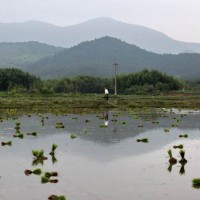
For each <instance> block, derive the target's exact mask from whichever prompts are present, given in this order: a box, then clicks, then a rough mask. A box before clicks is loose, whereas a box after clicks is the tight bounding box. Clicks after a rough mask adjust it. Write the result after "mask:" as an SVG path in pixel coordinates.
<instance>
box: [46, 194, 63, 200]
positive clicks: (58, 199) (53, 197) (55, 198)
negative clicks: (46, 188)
mask: <svg viewBox="0 0 200 200" xmlns="http://www.w3.org/2000/svg"><path fill="white" fill-rule="evenodd" d="M48 200H66V198H65V196H57V195H51V196H49V197H48Z"/></svg>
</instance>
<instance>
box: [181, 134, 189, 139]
mask: <svg viewBox="0 0 200 200" xmlns="http://www.w3.org/2000/svg"><path fill="white" fill-rule="evenodd" d="M179 137H184V138H188V134H184V135H179Z"/></svg>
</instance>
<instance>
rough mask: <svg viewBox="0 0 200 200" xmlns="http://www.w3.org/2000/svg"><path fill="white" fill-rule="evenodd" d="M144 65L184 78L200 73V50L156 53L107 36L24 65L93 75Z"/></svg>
mask: <svg viewBox="0 0 200 200" xmlns="http://www.w3.org/2000/svg"><path fill="white" fill-rule="evenodd" d="M115 62H117V63H118V64H119V67H118V69H117V73H118V74H123V73H131V72H136V71H140V70H142V69H145V68H146V69H157V70H159V71H162V72H166V73H168V74H171V75H174V76H176V77H181V78H186V79H190V78H197V77H200V65H199V63H200V54H187V53H184V54H178V55H172V54H164V55H161V54H156V53H152V52H148V51H146V50H144V49H141V48H139V47H137V46H135V45H130V44H128V43H125V42H122V41H121V40H119V39H115V38H111V37H103V38H100V39H95V40H93V41H87V42H83V43H81V44H79V45H77V46H75V47H72V48H69V49H65V50H63V51H61V52H59V53H57V54H55V55H53V56H51V57H47V58H44V59H42V60H40V61H38V62H36V63H33V64H32V65H27V66H26V67H25V68H23V69H24V70H26V71H29V72H30V73H33V74H35V75H37V76H40V77H42V78H56V77H64V76H76V75H91V76H104V77H109V76H113V74H114V67H113V64H114V63H115Z"/></svg>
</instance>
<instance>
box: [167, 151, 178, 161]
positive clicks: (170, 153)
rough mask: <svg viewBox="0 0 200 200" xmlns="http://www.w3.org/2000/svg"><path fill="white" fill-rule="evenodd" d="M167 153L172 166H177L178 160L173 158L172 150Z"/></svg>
mask: <svg viewBox="0 0 200 200" xmlns="http://www.w3.org/2000/svg"><path fill="white" fill-rule="evenodd" d="M167 153H168V155H169V163H170V164H172V165H174V164H176V163H177V159H176V158H174V157H173V156H172V150H171V149H169V150H168V151H167Z"/></svg>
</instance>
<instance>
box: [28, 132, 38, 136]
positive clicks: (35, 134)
mask: <svg viewBox="0 0 200 200" xmlns="http://www.w3.org/2000/svg"><path fill="white" fill-rule="evenodd" d="M27 135H32V136H35V137H36V136H37V133H36V132H32V133H27Z"/></svg>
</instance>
